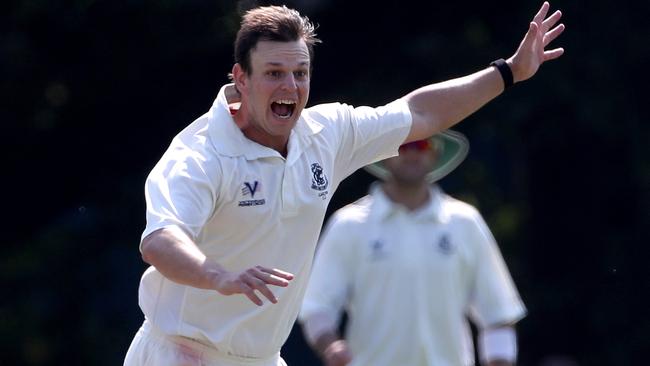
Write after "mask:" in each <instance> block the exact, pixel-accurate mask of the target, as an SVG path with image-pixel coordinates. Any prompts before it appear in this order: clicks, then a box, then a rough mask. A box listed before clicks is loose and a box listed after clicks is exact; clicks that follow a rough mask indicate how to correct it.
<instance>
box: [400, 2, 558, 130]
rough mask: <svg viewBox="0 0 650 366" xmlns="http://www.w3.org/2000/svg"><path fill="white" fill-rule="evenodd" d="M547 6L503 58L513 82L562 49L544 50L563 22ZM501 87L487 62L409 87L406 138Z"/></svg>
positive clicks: (460, 114)
mask: <svg viewBox="0 0 650 366" xmlns="http://www.w3.org/2000/svg"><path fill="white" fill-rule="evenodd" d="M549 7H550V5H549V3H548V2H544V4H543V5H542V7H541V8H540V9H539V11H538V12H537V14H536V15H535V17H534V18H533V20H532V21H531V23H530V26H529V28H528V32H527V33H526V35H525V36H524V38H523V40H522V41H521V43H520V44H519V48H517V51H516V52H515V53H514V55H512V56H511V57H510V58H508V59H507V60H506V63H507V65H508V66H509V67H510V70H511V72H512V76H513V82H514V83H517V82H520V81H524V80H526V79H529V78H531V77H532V76H533V75H535V73H536V72H537V70H538V69H539V67H540V65H541V64H543V63H544V62H546V61H549V60H553V59H556V58H558V57H560V56H561V55H562V54H563V53H564V49H562V48H556V49H552V50H546V46H547V45H548V44H549V43H550V42H551V41H553V40H554V39H555V38H557V37H558V36H559V35H560V34H561V33H562V32H563V31H564V25H563V24H559V25H557V26H556V24H557V22H558V21H559V20H560V18H561V17H562V13H561V12H560V11H559V10H557V11H555V12H554V13H553V14H552V15H550V16H549V17H547V14H548V10H549ZM504 87H505V84H504V79H503V77H502V76H501V74H500V72H499V71H498V70H497V68H496V67H492V66H490V67H488V68H486V69H483V70H481V71H478V72H475V73H473V74H470V75H467V76H463V77H460V78H456V79H452V80H448V81H444V82H441V83H436V84H431V85H427V86H424V87H421V88H419V89H416V90H414V91H412V92H411V93H409V94H407V95H406V96H405V97H404V98H405V99H406V101H407V102H408V105H409V108H410V110H411V114H412V116H413V124H412V126H411V131H410V133H409V135H408V137H407V138H406V141H407V142H409V141H414V140H419V139H424V138H427V137H429V136H431V135H433V134H436V133H438V132H440V131H443V130H445V129H447V128H449V127H451V126H453V125H455V124H456V123H458V122H460V121H462V120H463V119H465V118H466V117H467V116H469V115H470V114H472V113H474V112H475V111H477V110H478V109H479V108H481V107H482V106H483V105H485V104H486V103H487V102H489V101H491V100H492V99H494V98H496V97H497V96H498V95H499V94H501V93H502V92H503V90H504Z"/></svg>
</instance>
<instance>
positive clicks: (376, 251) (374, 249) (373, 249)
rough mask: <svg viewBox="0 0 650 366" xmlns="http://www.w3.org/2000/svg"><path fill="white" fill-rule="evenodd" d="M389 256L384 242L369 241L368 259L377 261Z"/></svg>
mask: <svg viewBox="0 0 650 366" xmlns="http://www.w3.org/2000/svg"><path fill="white" fill-rule="evenodd" d="M388 257H389V251H388V248H387V247H386V243H384V242H383V241H381V240H374V241H372V242H370V260H371V261H378V260H382V259H386V258H388Z"/></svg>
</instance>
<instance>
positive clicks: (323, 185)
mask: <svg viewBox="0 0 650 366" xmlns="http://www.w3.org/2000/svg"><path fill="white" fill-rule="evenodd" d="M311 175H312V176H311V188H312V189H315V190H317V191H324V190H326V189H327V186H328V183H329V182H328V181H327V177H326V176H325V173H323V167H322V166H320V164H318V163H313V164H311Z"/></svg>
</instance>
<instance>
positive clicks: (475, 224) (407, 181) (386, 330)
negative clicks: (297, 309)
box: [300, 131, 526, 366]
mask: <svg viewBox="0 0 650 366" xmlns="http://www.w3.org/2000/svg"><path fill="white" fill-rule="evenodd" d="M467 151H468V143H467V140H466V139H465V138H464V136H463V135H461V134H459V133H457V132H453V131H447V132H444V133H442V134H440V135H438V136H436V137H433V138H430V139H428V140H419V141H415V142H411V143H407V144H404V145H402V146H401V147H400V149H399V156H397V157H393V158H390V159H387V160H384V161H383V162H380V163H376V164H374V165H371V166H369V167H367V170H368V171H369V172H371V173H372V174H374V175H376V176H377V177H379V178H381V179H382V180H383V182H382V183H378V182H376V183H374V184H373V185H372V186H371V188H370V193H369V195H367V196H365V197H363V198H361V199H360V200H358V201H357V202H355V203H353V204H350V205H348V206H346V207H344V208H342V209H340V210H338V211H337V212H336V213H335V214H334V215H333V216H332V218H331V219H330V221H329V223H328V225H327V227H326V230H325V232H324V234H323V235H322V237H321V239H320V243H319V246H318V249H317V252H316V258H315V262H314V267H313V270H312V275H311V279H310V283H309V286H308V288H307V294H306V296H305V300H304V303H303V307H302V310H301V314H300V321H301V323H302V326H303V331H304V332H305V336H306V338H307V341H308V343H309V344H310V345H311V346H312V348H313V349H314V350H315V351H316V352H317V354H318V355H319V356H320V357H321V359H322V361H323V363H324V364H325V365H327V366H338V365H354V366H362V365H373V366H382V365H386V366H394V365H419V366H423V365H432V366H433V365H435V366H444V365H474V364H475V360H474V358H475V357H474V348H473V344H472V334H471V328H470V325H469V323H468V318H469V319H471V320H472V321H473V323H474V324H475V325H476V326H477V328H478V330H479V334H478V340H479V342H478V346H479V347H478V351H479V355H480V358H481V363H482V364H484V365H489V366H497V365H499V366H501V365H513V364H514V363H515V360H516V356H517V341H516V333H515V329H514V324H515V323H516V322H517V321H518V320H520V319H521V318H522V317H524V316H525V314H526V309H525V306H524V304H523V303H522V301H521V300H520V297H519V294H518V292H517V290H516V288H515V285H514V284H513V281H512V279H511V277H510V274H509V273H508V270H507V268H506V265H505V263H504V261H503V258H502V257H501V254H500V252H499V248H498V247H497V244H496V242H495V240H494V238H493V236H492V234H491V232H490V230H489V229H488V227H487V225H486V223H485V222H484V220H483V218H482V217H481V215H480V214H479V212H478V211H477V210H476V209H475V208H474V207H472V206H471V205H469V204H467V203H464V202H461V201H458V200H456V199H453V198H451V197H449V196H447V195H446V194H445V193H444V192H443V191H442V190H441V189H440V187H439V186H437V185H435V184H434V185H432V184H431V183H433V182H435V181H436V180H438V179H440V178H441V177H442V176H444V175H446V174H448V173H449V172H450V171H451V170H453V169H454V168H455V167H456V166H458V164H459V163H460V162H461V161H462V160H463V159H464V157H465V155H466V153H467ZM343 311H346V312H347V315H348V322H347V324H346V329H345V337H344V338H343V337H341V336H340V335H339V333H338V329H339V326H340V319H341V315H342V313H343Z"/></svg>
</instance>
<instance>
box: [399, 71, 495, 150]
mask: <svg viewBox="0 0 650 366" xmlns="http://www.w3.org/2000/svg"><path fill="white" fill-rule="evenodd" d="M503 90H504V82H503V78H502V77H501V74H499V72H498V70H497V69H496V68H495V67H488V68H486V69H483V70H480V71H478V72H475V73H473V74H470V75H467V76H463V77H460V78H456V79H451V80H448V81H444V82H440V83H436V84H431V85H427V86H424V87H421V88H419V89H416V90H414V91H412V92H411V93H409V94H408V95H406V96H405V99H406V101H407V103H408V105H409V109H410V111H411V115H412V117H413V124H412V127H411V133H410V134H409V137H408V141H412V140H418V139H423V138H427V137H429V136H431V135H433V134H436V133H438V132H440V131H443V130H445V129H448V128H450V127H451V126H453V125H455V124H456V123H458V122H460V121H462V120H463V119H465V118H466V117H467V116H469V115H471V114H472V113H474V112H475V111H477V110H478V109H479V108H481V107H482V106H483V105H485V104H486V103H488V102H489V101H491V100H492V99H494V98H496V97H497V96H498V95H499V94H501V93H502V92H503Z"/></svg>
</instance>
